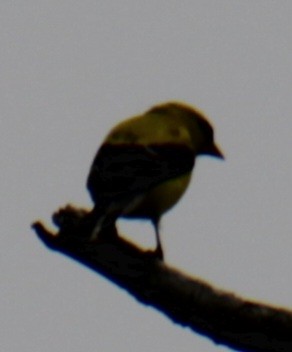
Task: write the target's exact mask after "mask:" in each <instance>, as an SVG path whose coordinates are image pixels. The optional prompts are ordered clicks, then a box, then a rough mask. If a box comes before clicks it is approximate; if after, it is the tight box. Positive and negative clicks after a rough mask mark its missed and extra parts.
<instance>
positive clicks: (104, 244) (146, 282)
mask: <svg viewBox="0 0 292 352" xmlns="http://www.w3.org/2000/svg"><path fill="white" fill-rule="evenodd" d="M89 215H90V213H88V212H86V211H84V210H78V209H74V208H72V207H67V208H65V209H63V210H60V211H59V212H58V213H56V214H54V216H53V220H54V222H55V224H56V225H57V226H58V227H59V229H60V230H59V232H58V234H53V233H52V232H50V231H48V230H47V229H46V228H45V227H44V226H43V225H42V224H41V223H40V222H37V223H35V224H33V228H34V229H35V231H36V233H37V234H38V237H39V238H40V239H41V240H42V241H43V242H44V243H45V244H46V245H47V246H48V247H49V248H50V249H53V250H57V251H59V252H61V253H64V254H66V255H67V256H69V257H71V258H73V259H74V260H77V261H78V262H79V263H82V264H83V265H86V266H88V267H90V268H91V269H92V270H94V271H96V272H98V273H99V274H102V275H103V276H105V277H107V278H108V279H109V280H111V281H112V282H114V283H116V284H117V285H119V286H120V287H122V288H123V289H125V290H127V291H128V292H129V293H130V294H131V295H133V296H134V297H135V298H136V299H137V300H138V301H140V302H142V303H144V304H147V305H151V306H153V307H155V308H157V309H158V310H159V311H160V312H163V313H164V314H165V315H167V316H168V317H169V318H171V319H172V320H173V321H174V322H175V323H178V324H181V325H183V326H186V327H189V328H191V329H192V330H193V331H195V332H197V333H200V334H202V335H205V336H208V337H209V338H210V339H212V340H213V341H214V342H215V343H216V344H224V345H225V346H228V347H231V348H233V349H234V350H237V351H245V352H246V351H249V352H251V351H253V352H255V351H256V352H259V351H263V352H269V351H273V352H291V351H292V312H291V311H287V310H284V309H281V308H276V307H272V306H268V305H264V304H261V303H256V302H251V301H247V300H244V299H242V298H239V297H237V296H235V295H234V294H232V293H229V292H224V291H222V290H218V289H217V288H214V287H212V286H211V285H210V284H208V283H206V282H204V281H202V280H200V279H197V278H193V277H189V276H187V275H185V274H183V273H181V272H179V271H177V270H176V269H173V268H170V267H168V266H167V265H166V264H165V263H164V262H162V261H160V260H159V259H157V258H156V257H155V255H154V253H153V252H145V251H142V250H141V249H139V248H137V247H136V246H134V245H133V244H132V243H129V242H127V241H125V240H123V239H121V238H120V237H118V235H117V232H116V229H115V228H110V229H107V231H106V232H105V233H104V234H103V235H102V236H101V237H100V238H99V239H98V240H97V241H94V242H93V241H90V240H89V238H90V233H91V230H92V223H91V220H90V216H89Z"/></svg>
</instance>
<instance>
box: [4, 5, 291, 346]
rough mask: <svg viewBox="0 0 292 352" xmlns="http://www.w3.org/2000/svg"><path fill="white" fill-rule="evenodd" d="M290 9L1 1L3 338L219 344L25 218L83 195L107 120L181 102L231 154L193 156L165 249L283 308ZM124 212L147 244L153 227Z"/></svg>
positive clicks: (165, 233)
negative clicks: (56, 247)
mask: <svg viewBox="0 0 292 352" xmlns="http://www.w3.org/2000/svg"><path fill="white" fill-rule="evenodd" d="M291 16H292V3H291V1H289V0H286V1H285V0H280V1H271V0H265V1H263V0H256V1H243V0H241V1H239V0H237V1H235V0H233V1H231V0H220V1H218V0H196V1H186V0H181V1H173V0H158V1H154V0H148V1H133V0H125V1H116V0H114V1H99V0H95V1H87V0H85V1H75V0H74V1H65V0H58V1H55V0H54V1H39V0H38V1H37V0H26V1H17V0H16V1H2V2H1V4H0V89H1V93H0V112H1V113H0V119H1V129H0V133H1V136H0V145H1V154H0V155H1V156H0V167H1V183H0V187H1V213H0V214H1V224H2V243H1V249H0V251H1V253H0V263H1V272H0V275H1V286H0V290H1V292H0V316H1V321H0V324H1V325H0V345H1V350H2V351H5V352H18V351H21V352H31V351H42V352H52V351H62V352H69V351H70V352H79V351H103V352H107V351H128V352H136V351H139V352H146V351H147V352H149V351H158V352H174V351H180V352H188V351H200V352H217V351H228V349H227V348H225V347H218V346H216V345H214V344H213V343H212V342H211V341H209V340H207V339H205V338H204V337H202V336H200V335H197V334H194V333H192V332H191V331H190V330H189V329H187V328H182V327H180V326H177V325H174V324H173V323H172V322H171V321H170V320H168V319H167V318H166V317H164V316H163V315H162V314H160V313H158V312H157V311H155V310H154V309H152V308H150V307H145V306H143V305H141V304H140V303H138V302H137V301H135V300H134V299H133V298H132V297H131V296H130V295H128V294H127V293H126V292H124V291H122V290H121V289H120V288H118V287H116V286H114V285H112V284H111V283H110V282H108V281H107V280H105V279H104V278H102V277H100V276H98V275H97V274H96V273H94V272H91V271H90V270H88V269H87V268H85V267H82V266H81V265H79V264H77V263H75V262H74V261H72V260H70V259H68V258H66V257H65V256H63V255H60V254H58V253H55V252H52V251H50V250H48V249H47V248H45V247H44V246H43V244H42V243H41V242H40V241H39V240H38V239H37V238H36V236H35V234H34V233H33V231H32V230H31V229H30V224H31V223H32V222H33V221H34V220H36V219H38V218H39V219H42V220H44V221H46V222H47V223H48V224H50V216H51V214H52V212H53V211H54V210H56V209H58V208H59V207H60V206H63V205H65V204H67V203H70V202H71V203H74V204H76V205H79V206H85V207H90V206H91V201H90V198H89V196H88V193H87V191H86V189H85V182H86V177H87V174H88V170H89V167H90V164H91V162H92V159H93V157H94V154H95V152H96V150H97V148H98V146H99V145H100V143H101V142H102V139H103V138H104V136H105V134H106V133H107V132H108V130H109V129H110V128H111V127H112V126H113V125H114V124H116V123H117V122H118V121H119V120H121V119H124V118H126V117H128V116H131V115H135V114H137V113H140V112H143V111H145V110H146V109H148V108H149V107H150V106H152V105H154V104H156V103H159V102H163V101H168V100H174V99H179V100H183V101H185V102H188V103H190V104H193V105H196V106H198V107H199V108H200V109H202V110H203V111H205V113H206V114H207V115H208V116H209V117H210V120H211V121H212V122H213V124H214V126H215V128H216V140H217V142H218V144H219V145H220V147H221V148H222V150H224V152H225V155H226V161H224V162H222V161H220V160H217V159H212V158H208V157H205V158H203V157H202V158H200V159H198V161H197V164H196V169H195V174H194V177H193V179H192V182H191V186H190V188H189V190H188V191H187V193H186V195H185V197H184V198H183V199H182V200H181V202H180V203H179V204H178V205H177V206H176V207H175V208H174V209H173V210H172V211H170V212H169V213H168V214H167V215H165V216H164V218H163V221H162V241H163V246H164V251H165V257H166V259H165V260H166V262H167V263H168V264H169V265H172V266H174V267H176V268H179V269H181V270H183V271H185V272H187V273H189V274H191V275H193V276H197V277H200V278H203V279H204V280H207V281H209V282H210V283H212V284H214V285H216V286H217V287H220V288H222V289H226V290H230V291H233V292H235V293H237V294H239V295H242V296H244V297H248V298H250V299H254V300H259V301H264V302H268V303H271V304H276V305H279V306H283V307H289V308H292V301H291V297H292V283H291V267H292V253H291V252H292V217H291V209H292V188H291V179H292V156H291V155H292V154H291V151H292V138H291V134H292V95H291V92H292V24H291V23H292V21H291ZM119 224H120V225H119V226H120V230H121V232H123V233H125V234H127V235H128V236H129V237H130V238H131V239H132V240H133V241H135V242H136V243H139V244H141V245H143V246H146V247H151V246H153V245H154V232H153V229H152V228H151V226H150V224H147V223H143V222H139V221H136V222H126V221H120V222H119Z"/></svg>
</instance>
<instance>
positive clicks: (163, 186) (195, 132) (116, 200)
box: [87, 102, 223, 257]
mask: <svg viewBox="0 0 292 352" xmlns="http://www.w3.org/2000/svg"><path fill="white" fill-rule="evenodd" d="M200 154H209V155H212V156H214V157H218V158H223V155H222V153H221V152H220V150H219V149H218V147H217V146H216V145H215V143H214V137H213V129H212V127H211V125H210V123H209V122H208V121H207V119H206V117H205V116H204V115H203V114H202V113H201V112H200V111H199V110H197V109H195V108H192V107H190V106H188V105H186V104H182V103H177V102H170V103H165V104H161V105H158V106H154V107H153V108H151V109H150V110H148V111H146V113H144V114H142V115H139V116H135V117H132V118H130V119H128V120H125V121H123V122H121V123H119V124H118V125H117V126H116V127H114V128H113V129H112V130H111V131H110V133H109V134H108V136H107V137H106V138H105V140H104V142H103V144H102V146H101V148H100V149H99V151H98V153H97V155H96V157H95V159H94V161H93V164H92V167H91V170H90V174H89V177H88V181H87V187H88V189H89V192H90V194H91V196H92V199H93V201H94V203H95V207H94V210H93V213H94V215H95V217H96V224H97V225H96V228H95V231H94V234H93V237H97V236H98V232H99V231H100V229H101V228H105V227H106V226H108V225H110V224H112V223H113V222H115V221H116V219H117V218H118V217H133V218H146V219H150V220H151V221H152V223H153V224H154V227H155V232H156V238H157V249H156V251H157V254H158V255H159V256H160V257H162V256H163V253H162V248H161V243H160V239H159V232H158V225H159V220H160V217H161V215H162V214H163V213H164V212H165V211H167V210H168V209H170V208H171V207H172V206H173V205H174V204H176V202H177V201H178V200H179V199H180V198H181V196H182V195H183V193H184V192H185V190H186V188H187V186H188V184H189V182H190V178H191V171H192V169H193V166H194V163H195V158H196V156H198V155H200Z"/></svg>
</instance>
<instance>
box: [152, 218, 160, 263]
mask: <svg viewBox="0 0 292 352" xmlns="http://www.w3.org/2000/svg"><path fill="white" fill-rule="evenodd" d="M152 223H153V226H154V229H155V237H156V249H155V255H156V256H157V258H159V259H161V260H163V250H162V245H161V241H160V236H159V219H153V220H152Z"/></svg>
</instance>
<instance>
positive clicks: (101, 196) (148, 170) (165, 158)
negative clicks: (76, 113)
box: [87, 144, 194, 207]
mask: <svg viewBox="0 0 292 352" xmlns="http://www.w3.org/2000/svg"><path fill="white" fill-rule="evenodd" d="M193 166H194V152H193V151H192V150H191V149H190V148H188V147H184V146H177V145H172V144H168V145H165V144H164V145H151V146H148V147H144V146H139V145H130V146H129V145H112V144H104V145H103V146H102V147H101V148H100V150H99V151H98V153H97V155H96V157H95V159H94V161H93V164H92V167H91V170H90V173H89V177H88V180H87V188H88V190H89V192H90V194H91V197H92V199H93V201H94V203H95V204H97V205H98V206H99V207H106V206H107V205H109V204H110V203H112V202H122V203H125V204H126V203H127V200H131V199H132V198H133V197H135V196H137V195H140V194H144V193H145V192H147V191H149V190H150V189H151V188H153V187H155V186H157V185H158V184H160V183H161V182H164V181H166V180H168V179H171V178H174V177H177V176H180V175H183V174H185V173H187V172H189V171H191V170H192V168H193Z"/></svg>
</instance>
